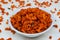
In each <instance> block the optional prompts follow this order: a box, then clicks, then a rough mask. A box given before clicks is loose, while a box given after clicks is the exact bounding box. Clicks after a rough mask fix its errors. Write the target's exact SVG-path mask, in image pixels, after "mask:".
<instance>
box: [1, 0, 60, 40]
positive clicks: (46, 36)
mask: <svg viewBox="0 0 60 40" xmlns="http://www.w3.org/2000/svg"><path fill="white" fill-rule="evenodd" d="M26 1H27V0H26ZM29 1H30V2H31V3H32V5H33V4H34V3H33V2H32V0H29ZM38 1H39V2H43V1H48V0H38ZM13 2H14V4H15V5H16V6H18V3H17V2H15V0H13ZM26 3H27V2H26ZM0 4H2V3H1V2H0ZM10 6H11V3H8V4H2V7H3V8H5V11H6V12H9V16H6V15H3V18H4V19H3V22H2V24H1V25H0V29H2V33H0V38H5V39H7V38H9V37H11V38H12V39H13V40H49V36H52V40H57V39H58V38H59V37H60V33H59V31H58V29H59V28H60V19H59V18H58V16H57V15H56V13H57V11H58V10H59V9H60V1H59V3H57V4H55V3H52V5H51V6H50V7H47V8H45V9H48V10H52V9H54V8H57V11H56V13H54V14H52V15H54V16H53V18H54V19H53V22H54V23H53V24H57V25H58V29H56V28H54V27H52V28H51V29H50V30H49V31H48V32H46V33H45V34H43V35H41V36H40V37H37V38H27V37H22V36H21V35H19V34H17V33H16V34H14V35H13V34H12V33H11V32H10V31H5V28H6V27H8V26H9V25H7V24H6V20H7V19H9V17H10V16H11V15H13V14H14V13H16V12H17V11H18V10H17V9H18V8H16V9H15V10H14V11H12V10H8V7H10ZM0 15H1V13H0ZM54 20H57V21H56V22H55V21H54Z"/></svg>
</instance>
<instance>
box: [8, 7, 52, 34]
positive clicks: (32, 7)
mask: <svg viewBox="0 0 60 40" xmlns="http://www.w3.org/2000/svg"><path fill="white" fill-rule="evenodd" d="M35 7H36V6H35ZM35 7H27V8H35ZM38 8H39V7H38ZM18 9H19V8H18ZM20 9H25V8H24V7H22V8H20ZM39 9H41V10H42V9H43V8H39ZM44 11H46V10H44ZM46 12H47V11H46ZM48 13H49V12H48ZM51 19H52V17H51ZM52 24H53V20H52V23H51V25H50V27H49V28H47V29H46V30H44V31H43V32H39V33H34V34H28V33H23V32H20V31H18V30H17V29H15V28H14V27H13V26H12V24H11V22H10V18H9V26H10V27H11V29H13V30H14V31H16V32H17V33H19V34H22V35H41V34H43V33H45V32H47V31H48V30H50V29H51V28H52Z"/></svg>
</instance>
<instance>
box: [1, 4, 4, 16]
mask: <svg viewBox="0 0 60 40" xmlns="http://www.w3.org/2000/svg"><path fill="white" fill-rule="evenodd" d="M0 10H1V11H2V15H4V13H5V12H4V11H5V9H4V8H2V5H1V4H0Z"/></svg>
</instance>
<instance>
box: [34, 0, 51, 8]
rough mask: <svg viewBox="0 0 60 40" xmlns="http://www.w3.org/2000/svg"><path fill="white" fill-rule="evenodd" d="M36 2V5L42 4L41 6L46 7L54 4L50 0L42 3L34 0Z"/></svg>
mask: <svg viewBox="0 0 60 40" xmlns="http://www.w3.org/2000/svg"><path fill="white" fill-rule="evenodd" d="M34 2H35V5H37V6H40V7H44V8H46V7H50V6H51V5H52V4H51V3H49V2H48V1H47V2H42V3H40V2H38V1H37V0H34Z"/></svg>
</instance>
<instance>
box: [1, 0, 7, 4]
mask: <svg viewBox="0 0 60 40" xmlns="http://www.w3.org/2000/svg"><path fill="white" fill-rule="evenodd" d="M0 2H2V3H3V4H8V2H5V0H0Z"/></svg>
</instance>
